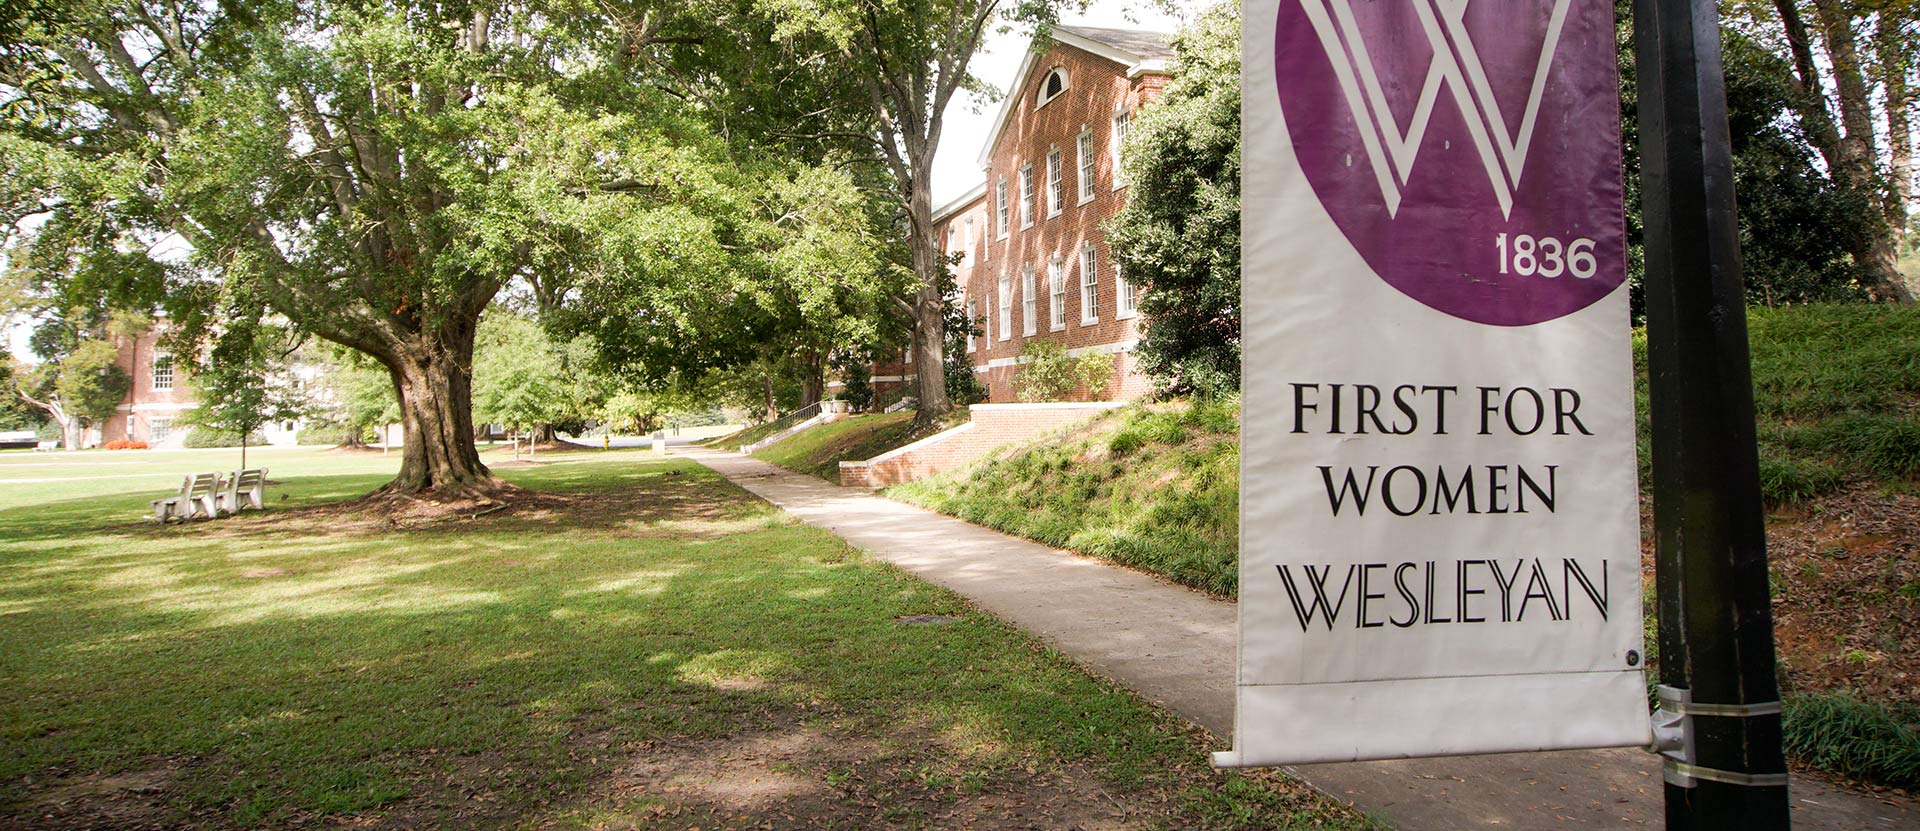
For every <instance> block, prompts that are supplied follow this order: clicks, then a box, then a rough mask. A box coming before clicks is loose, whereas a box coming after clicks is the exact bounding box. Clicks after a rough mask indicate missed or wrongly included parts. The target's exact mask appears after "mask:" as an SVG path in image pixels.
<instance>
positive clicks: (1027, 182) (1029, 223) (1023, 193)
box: [1020, 164, 1033, 228]
mask: <svg viewBox="0 0 1920 831" xmlns="http://www.w3.org/2000/svg"><path fill="white" fill-rule="evenodd" d="M1020 227H1022V228H1032V227H1033V165H1032V164H1023V165H1021V166H1020Z"/></svg>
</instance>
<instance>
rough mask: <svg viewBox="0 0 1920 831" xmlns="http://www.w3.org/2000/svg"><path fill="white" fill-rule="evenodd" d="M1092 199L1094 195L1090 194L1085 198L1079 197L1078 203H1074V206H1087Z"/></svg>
mask: <svg viewBox="0 0 1920 831" xmlns="http://www.w3.org/2000/svg"><path fill="white" fill-rule="evenodd" d="M1093 197H1094V195H1093V194H1091V193H1089V194H1087V195H1085V196H1082V197H1080V201H1079V202H1076V203H1074V204H1075V205H1076V206H1079V205H1085V204H1087V203H1089V202H1092V201H1093Z"/></svg>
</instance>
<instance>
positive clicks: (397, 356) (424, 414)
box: [381, 327, 502, 499]
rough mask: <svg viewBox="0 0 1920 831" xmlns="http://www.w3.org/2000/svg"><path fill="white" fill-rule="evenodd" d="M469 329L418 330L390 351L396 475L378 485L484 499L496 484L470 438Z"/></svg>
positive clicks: (444, 496)
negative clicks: (401, 433) (397, 439)
mask: <svg viewBox="0 0 1920 831" xmlns="http://www.w3.org/2000/svg"><path fill="white" fill-rule="evenodd" d="M472 367H473V334H472V332H471V327H467V331H465V332H462V333H454V334H450V335H445V336H442V337H438V338H436V337H433V336H432V335H421V336H418V337H416V338H415V339H414V340H413V341H411V342H409V343H406V344H402V345H400V346H398V347H397V348H396V349H395V350H394V354H393V355H392V356H391V358H390V359H389V361H388V364H387V369H388V371H389V372H390V373H391V374H392V375H393V385H394V391H395V392H396V393H397V394H398V396H399V400H400V423H401V425H402V428H403V429H404V430H405V431H406V433H405V435H406V438H405V442H406V443H405V444H404V445H402V446H401V462H400V475H398V476H396V477H394V479H393V481H392V482H389V483H387V485H386V487H384V488H382V489H381V492H383V493H392V494H408V495H412V494H427V495H431V496H433V497H435V498H438V499H461V498H489V497H491V496H492V495H493V494H495V493H496V492H498V491H499V490H500V488H501V485H502V483H501V482H500V481H499V480H497V479H495V478H493V472H492V471H489V470H488V469H487V466H486V465H484V464H481V462H480V453H479V451H478V450H477V449H476V448H475V447H474V443H473V376H472Z"/></svg>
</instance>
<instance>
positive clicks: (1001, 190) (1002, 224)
mask: <svg viewBox="0 0 1920 831" xmlns="http://www.w3.org/2000/svg"><path fill="white" fill-rule="evenodd" d="M993 203H994V211H995V212H996V213H995V215H996V217H997V218H998V219H999V224H997V225H995V226H994V233H995V235H997V236H998V237H1000V238H1001V239H1006V238H1007V177H1005V176H1002V177H1000V183H999V184H997V185H995V186H994V188H993Z"/></svg>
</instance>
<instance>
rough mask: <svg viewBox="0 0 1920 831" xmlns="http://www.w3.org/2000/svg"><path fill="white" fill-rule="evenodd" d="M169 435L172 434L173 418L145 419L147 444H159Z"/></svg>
mask: <svg viewBox="0 0 1920 831" xmlns="http://www.w3.org/2000/svg"><path fill="white" fill-rule="evenodd" d="M171 435H173V419H170V418H150V419H147V443H148V444H151V445H154V446H159V445H160V444H161V443H162V442H165V441H166V440H167V437H168V436H171Z"/></svg>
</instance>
